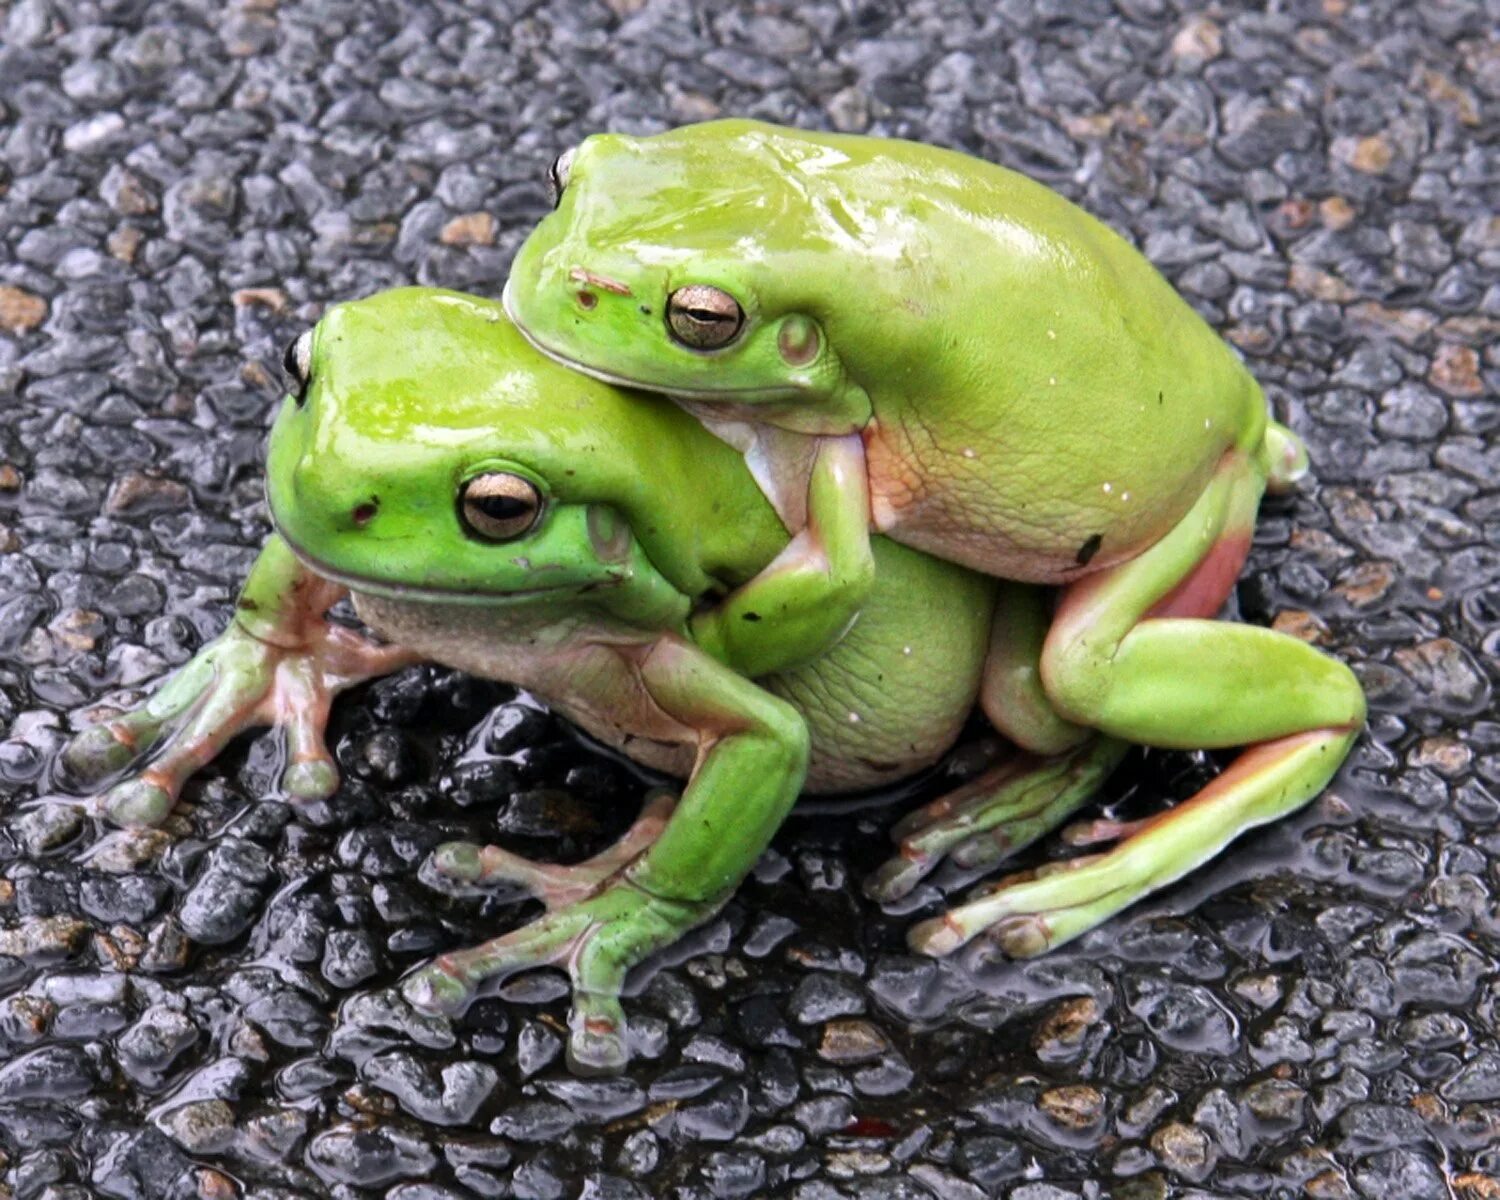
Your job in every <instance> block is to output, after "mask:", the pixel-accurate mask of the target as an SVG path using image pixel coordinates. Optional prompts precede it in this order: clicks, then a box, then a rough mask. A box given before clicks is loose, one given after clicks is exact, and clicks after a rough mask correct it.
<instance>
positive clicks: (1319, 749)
mask: <svg viewBox="0 0 1500 1200" xmlns="http://www.w3.org/2000/svg"><path fill="white" fill-rule="evenodd" d="M1355 736H1356V733H1355V731H1354V730H1351V729H1347V728H1339V729H1316V730H1312V731H1311V732H1308V733H1299V734H1293V735H1291V736H1289V737H1284V738H1278V739H1276V740H1274V741H1269V742H1264V743H1262V744H1260V745H1258V746H1254V747H1252V748H1251V749H1249V750H1247V751H1246V752H1245V753H1244V754H1242V755H1240V757H1239V758H1237V759H1236V760H1235V761H1234V762H1233V763H1231V764H1230V766H1229V768H1228V769H1227V770H1226V771H1225V772H1224V773H1223V774H1222V775H1220V776H1219V777H1218V778H1217V779H1215V780H1214V781H1213V782H1212V783H1210V784H1209V785H1208V786H1207V787H1205V788H1204V789H1203V790H1202V791H1200V792H1199V793H1198V794H1197V795H1195V796H1193V797H1192V798H1191V799H1189V800H1186V801H1184V802H1183V803H1182V804H1179V805H1177V806H1176V807H1175V808H1172V809H1169V810H1167V811H1166V812H1164V813H1160V814H1158V815H1157V816H1154V817H1151V818H1149V819H1147V820H1146V821H1144V822H1140V823H1133V824H1132V825H1120V826H1115V827H1113V828H1109V827H1104V828H1100V829H1098V830H1089V831H1088V832H1097V833H1099V834H1100V835H1102V836H1108V835H1111V834H1115V833H1121V834H1124V835H1125V836H1124V840H1123V841H1121V842H1120V844H1119V845H1117V846H1116V847H1115V848H1114V849H1112V850H1110V851H1108V852H1106V853H1103V854H1095V855H1088V856H1085V857H1082V858H1077V859H1072V860H1070V861H1067V862H1062V863H1054V864H1051V865H1049V866H1047V867H1043V868H1041V869H1040V870H1037V871H1034V872H1030V873H1027V874H1023V875H1017V876H1013V877H1012V878H1009V879H1005V880H1002V881H1001V882H999V883H998V884H992V885H990V886H989V887H986V888H983V889H980V891H979V892H978V893H977V894H976V896H975V897H974V898H972V899H971V900H970V901H969V902H968V903H966V904H962V905H960V906H958V907H957V908H954V909H952V910H951V911H949V912H947V913H945V914H944V915H943V916H941V917H935V918H933V919H932V920H929V921H923V922H921V923H920V924H918V925H916V926H914V927H913V928H912V930H911V932H910V934H909V935H908V937H907V941H908V942H909V944H910V945H911V947H912V949H914V950H917V951H919V952H921V953H923V954H931V955H935V956H942V955H946V954H951V953H952V952H953V951H955V950H957V949H958V948H959V947H961V946H963V945H965V944H966V943H967V942H969V941H971V940H973V939H974V938H975V937H978V936H979V935H980V934H984V935H986V936H988V937H989V938H990V939H991V940H992V941H993V942H995V944H996V945H998V947H999V948H1000V949H1001V950H1002V951H1003V952H1004V953H1006V954H1008V955H1010V956H1011V957H1013V958H1030V957H1032V956H1034V955H1037V954H1042V953H1044V952H1046V951H1047V950H1050V949H1052V948H1053V947H1055V946H1060V945H1062V944H1063V943H1064V942H1067V941H1070V940H1071V939H1073V938H1075V937H1078V936H1079V935H1080V934H1083V933H1086V932H1088V931H1089V930H1090V929H1092V928H1094V926H1096V925H1098V924H1100V923H1101V922H1103V921H1105V920H1108V919H1109V918H1110V917H1112V916H1113V915H1114V914H1115V913H1117V912H1119V911H1120V910H1121V909H1123V908H1126V907H1128V906H1129V905H1131V904H1134V903H1135V902H1136V901H1137V900H1139V899H1141V898H1142V897H1144V896H1147V895H1149V894H1150V893H1152V892H1154V891H1157V890H1159V889H1160V888H1163V887H1166V886H1167V885H1168V884H1169V883H1172V882H1174V881H1175V880H1177V879H1180V878H1181V877H1182V876H1184V875H1186V874H1187V873H1188V872H1189V871H1192V870H1194V869H1195V868H1197V867H1198V866H1201V865H1202V864H1203V863H1205V862H1207V861H1208V860H1209V859H1211V858H1213V857H1214V856H1215V855H1216V854H1218V853H1219V851H1220V850H1222V849H1223V848H1224V847H1225V846H1226V845H1228V844H1229V843H1230V842H1231V841H1233V840H1234V839H1235V838H1236V837H1238V836H1239V835H1240V834H1242V833H1244V832H1245V831H1246V830H1248V829H1253V828H1255V827H1256V826H1258V825H1263V824H1265V823H1267V822H1268V821H1274V820H1276V819H1278V818H1279V817H1282V816H1284V815H1285V814H1287V813H1289V812H1292V811H1295V810H1296V809H1298V808H1300V807H1301V806H1302V805H1303V804H1305V803H1306V802H1307V801H1308V800H1310V799H1311V798H1312V797H1313V796H1315V795H1317V793H1318V792H1319V791H1321V790H1322V789H1323V787H1324V786H1325V785H1326V784H1327V783H1328V781H1329V780H1330V779H1331V778H1332V777H1333V775H1334V772H1335V771H1337V770H1338V766H1339V764H1340V763H1341V762H1342V761H1343V759H1344V756H1345V755H1346V754H1347V753H1348V752H1349V748H1350V747H1351V746H1352V745H1353V744H1354V739H1355Z"/></svg>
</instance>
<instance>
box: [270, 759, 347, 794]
mask: <svg viewBox="0 0 1500 1200" xmlns="http://www.w3.org/2000/svg"><path fill="white" fill-rule="evenodd" d="M281 789H282V791H284V792H285V793H286V794H287V795H288V796H289V797H290V798H291V799H292V800H293V801H294V802H297V803H302V804H316V803H317V802H318V801H319V800H327V799H329V798H330V797H331V796H333V794H334V793H335V792H337V791H338V790H339V773H338V771H337V769H336V768H335V767H334V765H333V764H332V763H331V762H329V761H327V760H326V759H320V758H313V759H306V760H304V761H302V762H294V763H293V764H292V765H291V766H289V767H288V768H287V769H286V771H285V773H284V774H283V775H282V776H281Z"/></svg>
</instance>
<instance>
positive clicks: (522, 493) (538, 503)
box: [458, 471, 542, 542]
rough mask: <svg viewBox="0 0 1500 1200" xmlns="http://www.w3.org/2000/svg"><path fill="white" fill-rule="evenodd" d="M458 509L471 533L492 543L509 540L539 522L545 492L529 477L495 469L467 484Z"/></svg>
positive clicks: (462, 490) (460, 494)
mask: <svg viewBox="0 0 1500 1200" xmlns="http://www.w3.org/2000/svg"><path fill="white" fill-rule="evenodd" d="M458 512H459V515H460V516H461V517H462V518H463V522H464V524H465V525H467V526H468V527H469V530H470V532H472V533H474V534H476V535H477V536H479V537H482V538H484V539H485V541H488V542H508V541H511V540H513V539H514V538H518V537H520V536H521V535H522V534H523V533H526V532H527V531H528V530H530V529H531V527H532V526H533V525H535V524H536V522H537V518H538V517H540V516H541V515H542V494H541V493H540V492H539V491H537V490H536V485H535V484H533V483H532V482H531V481H530V480H529V479H522V478H521V476H519V475H511V474H508V473H507V472H504V471H492V472H491V473H490V474H488V475H476V476H474V478H473V479H471V480H469V481H468V482H467V483H466V484H464V486H463V488H462V489H461V490H460V491H459V493H458Z"/></svg>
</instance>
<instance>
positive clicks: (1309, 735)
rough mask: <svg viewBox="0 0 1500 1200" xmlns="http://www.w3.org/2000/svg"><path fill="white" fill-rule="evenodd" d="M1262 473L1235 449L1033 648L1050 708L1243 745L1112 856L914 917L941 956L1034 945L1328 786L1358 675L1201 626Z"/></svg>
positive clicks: (1295, 645) (1135, 731)
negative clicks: (1173, 516)
mask: <svg viewBox="0 0 1500 1200" xmlns="http://www.w3.org/2000/svg"><path fill="white" fill-rule="evenodd" d="M1264 483H1265V473H1264V471H1263V470H1262V469H1261V468H1260V467H1259V466H1258V465H1257V464H1256V462H1255V461H1254V460H1251V459H1249V458H1247V457H1246V456H1245V455H1243V454H1241V453H1238V452H1231V453H1230V454H1229V455H1227V456H1226V457H1225V459H1224V461H1223V462H1222V463H1221V465H1220V467H1219V469H1218V471H1217V473H1216V475H1215V476H1214V479H1213V480H1212V482H1211V483H1210V485H1209V486H1208V488H1207V489H1206V490H1205V492H1204V494H1203V496H1202V497H1200V499H1199V500H1198V502H1197V504H1196V505H1195V506H1194V507H1193V509H1192V510H1191V511H1190V512H1189V513H1188V515H1187V516H1186V517H1185V518H1184V519H1183V520H1182V522H1180V523H1179V524H1178V525H1177V526H1176V527H1175V528H1174V529H1173V530H1172V531H1171V532H1169V533H1168V534H1167V535H1166V536H1165V537H1164V538H1163V539H1162V540H1161V541H1159V542H1158V543H1157V544H1156V545H1154V546H1153V547H1152V548H1151V549H1149V550H1148V551H1146V552H1145V553H1144V554H1142V555H1140V556H1139V557H1137V558H1134V559H1132V560H1130V561H1129V562H1126V563H1122V564H1121V565H1119V566H1117V567H1113V568H1110V569H1109V570H1106V571H1103V572H1100V573H1099V574H1098V575H1095V576H1091V577H1089V578H1087V579H1085V580H1083V581H1081V582H1079V583H1076V584H1074V585H1072V586H1071V587H1070V588H1069V589H1068V590H1067V591H1066V592H1065V593H1064V595H1063V599H1062V602H1061V604H1060V606H1059V608H1058V612H1057V616H1056V619H1055V620H1054V622H1053V626H1052V629H1051V632H1050V633H1049V634H1048V636H1047V640H1046V643H1045V646H1044V648H1043V652H1042V656H1041V677H1042V682H1043V686H1044V687H1045V690H1046V693H1047V696H1048V698H1049V699H1050V700H1051V701H1052V702H1053V703H1054V704H1055V705H1056V706H1057V708H1058V710H1059V713H1060V714H1061V715H1062V716H1063V717H1064V718H1066V719H1067V720H1069V721H1071V722H1073V723H1074V724H1077V725H1085V726H1090V727H1092V728H1094V729H1097V730H1100V731H1102V732H1104V733H1106V734H1108V735H1110V736H1112V737H1116V738H1121V739H1123V740H1126V741H1130V742H1136V743H1141V744H1145V745H1150V746H1162V747H1169V748H1175V749H1219V748H1224V747H1230V746H1241V745H1244V746H1249V749H1248V750H1247V751H1246V752H1245V753H1244V754H1242V755H1241V756H1240V757H1239V758H1238V759H1236V760H1235V761H1234V763H1233V764H1231V766H1230V767H1229V768H1228V770H1226V771H1225V772H1224V773H1223V774H1222V775H1221V776H1220V777H1219V778H1218V779H1216V780H1214V782H1213V783H1212V784H1210V785H1209V786H1208V787H1206V788H1205V789H1203V791H1201V792H1199V793H1198V794H1197V795H1196V796H1194V797H1192V798H1191V799H1190V800H1188V801H1186V802H1184V803H1182V804H1179V805H1178V806H1176V807H1175V808H1173V809H1169V810H1168V811H1166V812H1164V813H1161V814H1160V815H1159V816H1156V817H1153V818H1151V819H1149V820H1147V821H1145V822H1143V823H1137V824H1134V825H1131V826H1123V827H1120V828H1118V829H1116V830H1113V831H1104V832H1114V833H1118V834H1122V835H1124V836H1123V840H1122V841H1121V842H1120V843H1119V845H1117V846H1116V847H1115V848H1114V849H1112V850H1110V851H1108V852H1106V853H1104V854H1099V855H1095V856H1092V857H1089V858H1085V859H1080V860H1075V861H1074V862H1071V863H1067V864H1064V865H1061V866H1059V867H1056V868H1052V869H1047V870H1044V871H1042V872H1038V873H1037V874H1036V875H1035V876H1034V877H1030V878H1023V879H1017V880H1011V881H1006V882H1003V883H1002V884H1000V885H998V886H997V887H994V888H991V889H988V890H987V891H986V892H985V894H983V895H982V896H981V897H979V898H978V899H975V900H973V901H972V902H970V903H968V904H965V905H962V906H961V907H959V908H957V909H954V910H953V911H952V912H950V913H948V914H946V915H945V916H943V917H940V918H937V919H935V920H932V921H927V922H924V923H922V924H921V925H918V926H917V927H916V928H914V929H913V930H912V932H911V942H912V945H913V946H914V947H915V948H917V949H920V950H924V951H926V952H928V953H932V954H946V953H949V952H951V951H953V950H955V949H957V948H958V947H959V946H961V945H963V944H964V943H965V942H967V941H969V940H970V939H971V938H973V937H975V936H977V935H979V934H982V933H988V934H989V936H991V937H992V938H993V939H994V940H995V941H996V942H998V944H999V945H1000V947H1001V948H1002V949H1003V950H1005V951H1006V952H1007V953H1010V954H1013V955H1031V954H1038V953H1041V952H1043V951H1045V950H1047V949H1049V948H1051V947H1053V946H1056V945H1059V944H1061V943H1062V942H1065V941H1067V940H1068V939H1070V938H1073V937H1076V936H1078V935H1079V934H1081V933H1084V932H1086V931H1087V930H1089V929H1091V928H1093V927H1094V926H1095V925H1097V924H1099V923H1100V922H1101V921H1103V920H1105V919H1107V918H1108V917H1110V916H1112V915H1113V914H1115V913H1117V912H1119V911H1120V910H1121V909H1123V908H1125V907H1127V906H1128V905H1130V904H1132V903H1134V902H1135V901H1137V900H1139V899H1140V898H1141V897H1143V896H1146V895H1148V894H1149V893H1151V892H1153V891H1156V890H1157V889H1159V888H1162V887H1165V886H1166V885H1167V884H1169V883H1171V882H1173V881H1174V880H1176V879H1179V878H1181V877H1182V876H1183V875H1185V874H1186V873H1187V872H1189V871H1191V870H1193V869H1194V868H1195V867H1197V866H1199V865H1201V864H1202V863H1204V862H1207V861H1208V860H1209V859H1210V858H1212V857H1213V856H1214V855H1216V854H1217V853H1218V852H1219V851H1220V850H1222V849H1223V848H1224V846H1226V845H1227V844H1228V843H1229V842H1230V841H1232V840H1233V839H1234V838H1236V837H1238V836H1239V835H1240V834H1241V833H1243V832H1245V831H1246V830H1248V829H1252V828H1254V827H1255V826H1257V825H1261V824H1264V823H1266V822H1268V821H1272V820H1275V819H1276V818H1278V817H1280V816H1283V815H1285V814H1287V813H1289V812H1292V811H1294V810H1295V809H1297V808H1299V807H1301V806H1302V805H1303V804H1305V803H1306V802H1307V801H1308V800H1310V799H1311V798H1312V797H1313V796H1315V795H1316V794H1317V793H1318V792H1319V791H1320V790H1321V789H1322V788H1323V787H1324V786H1325V785H1326V784H1327V783H1328V781H1329V780H1330V779H1332V777H1333V775H1334V773H1335V771H1337V769H1338V767H1339V764H1340V763H1341V762H1342V761H1343V759H1344V757H1345V756H1346V755H1347V754H1348V752H1349V749H1350V747H1351V746H1352V745H1353V744H1354V739H1355V737H1356V736H1357V734H1358V730H1359V727H1360V726H1361V724H1362V723H1363V721H1364V715H1365V704H1364V696H1363V694H1362V693H1361V691H1360V688H1359V683H1358V681H1357V680H1356V679H1355V677H1354V675H1353V673H1352V672H1351V671H1350V670H1349V669H1348V668H1347V667H1345V666H1344V665H1343V664H1342V663H1339V662H1337V661H1336V660H1334V659H1331V658H1328V657H1327V656H1325V655H1323V654H1320V653H1319V652H1318V651H1316V650H1314V649H1313V648H1312V647H1311V646H1308V645H1307V644H1305V643H1303V642H1300V641H1297V640H1296V639H1295V638H1291V637H1288V636H1286V635H1284V634H1280V633H1276V632H1274V631H1273V630H1269V629H1261V628H1255V627H1252V626H1247V625H1236V624H1230V623H1228V622H1219V621H1213V620H1207V619H1205V618H1207V617H1209V616H1211V615H1212V614H1213V613H1215V612H1216V611H1217V610H1218V608H1219V606H1220V605H1221V604H1222V602H1223V600H1224V597H1225V596H1226V595H1227V594H1228V592H1229V589H1230V588H1231V587H1232V586H1233V583H1234V579H1235V578H1236V576H1237V575H1238V574H1239V570H1240V567H1241V565H1242V564H1243V562H1244V558H1245V554H1246V552H1247V549H1248V547H1249V542H1250V535H1251V531H1252V528H1253V525H1254V520H1255V511H1256V506H1257V505H1258V503H1259V500H1260V495H1261V491H1262V489H1263V486H1264Z"/></svg>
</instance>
